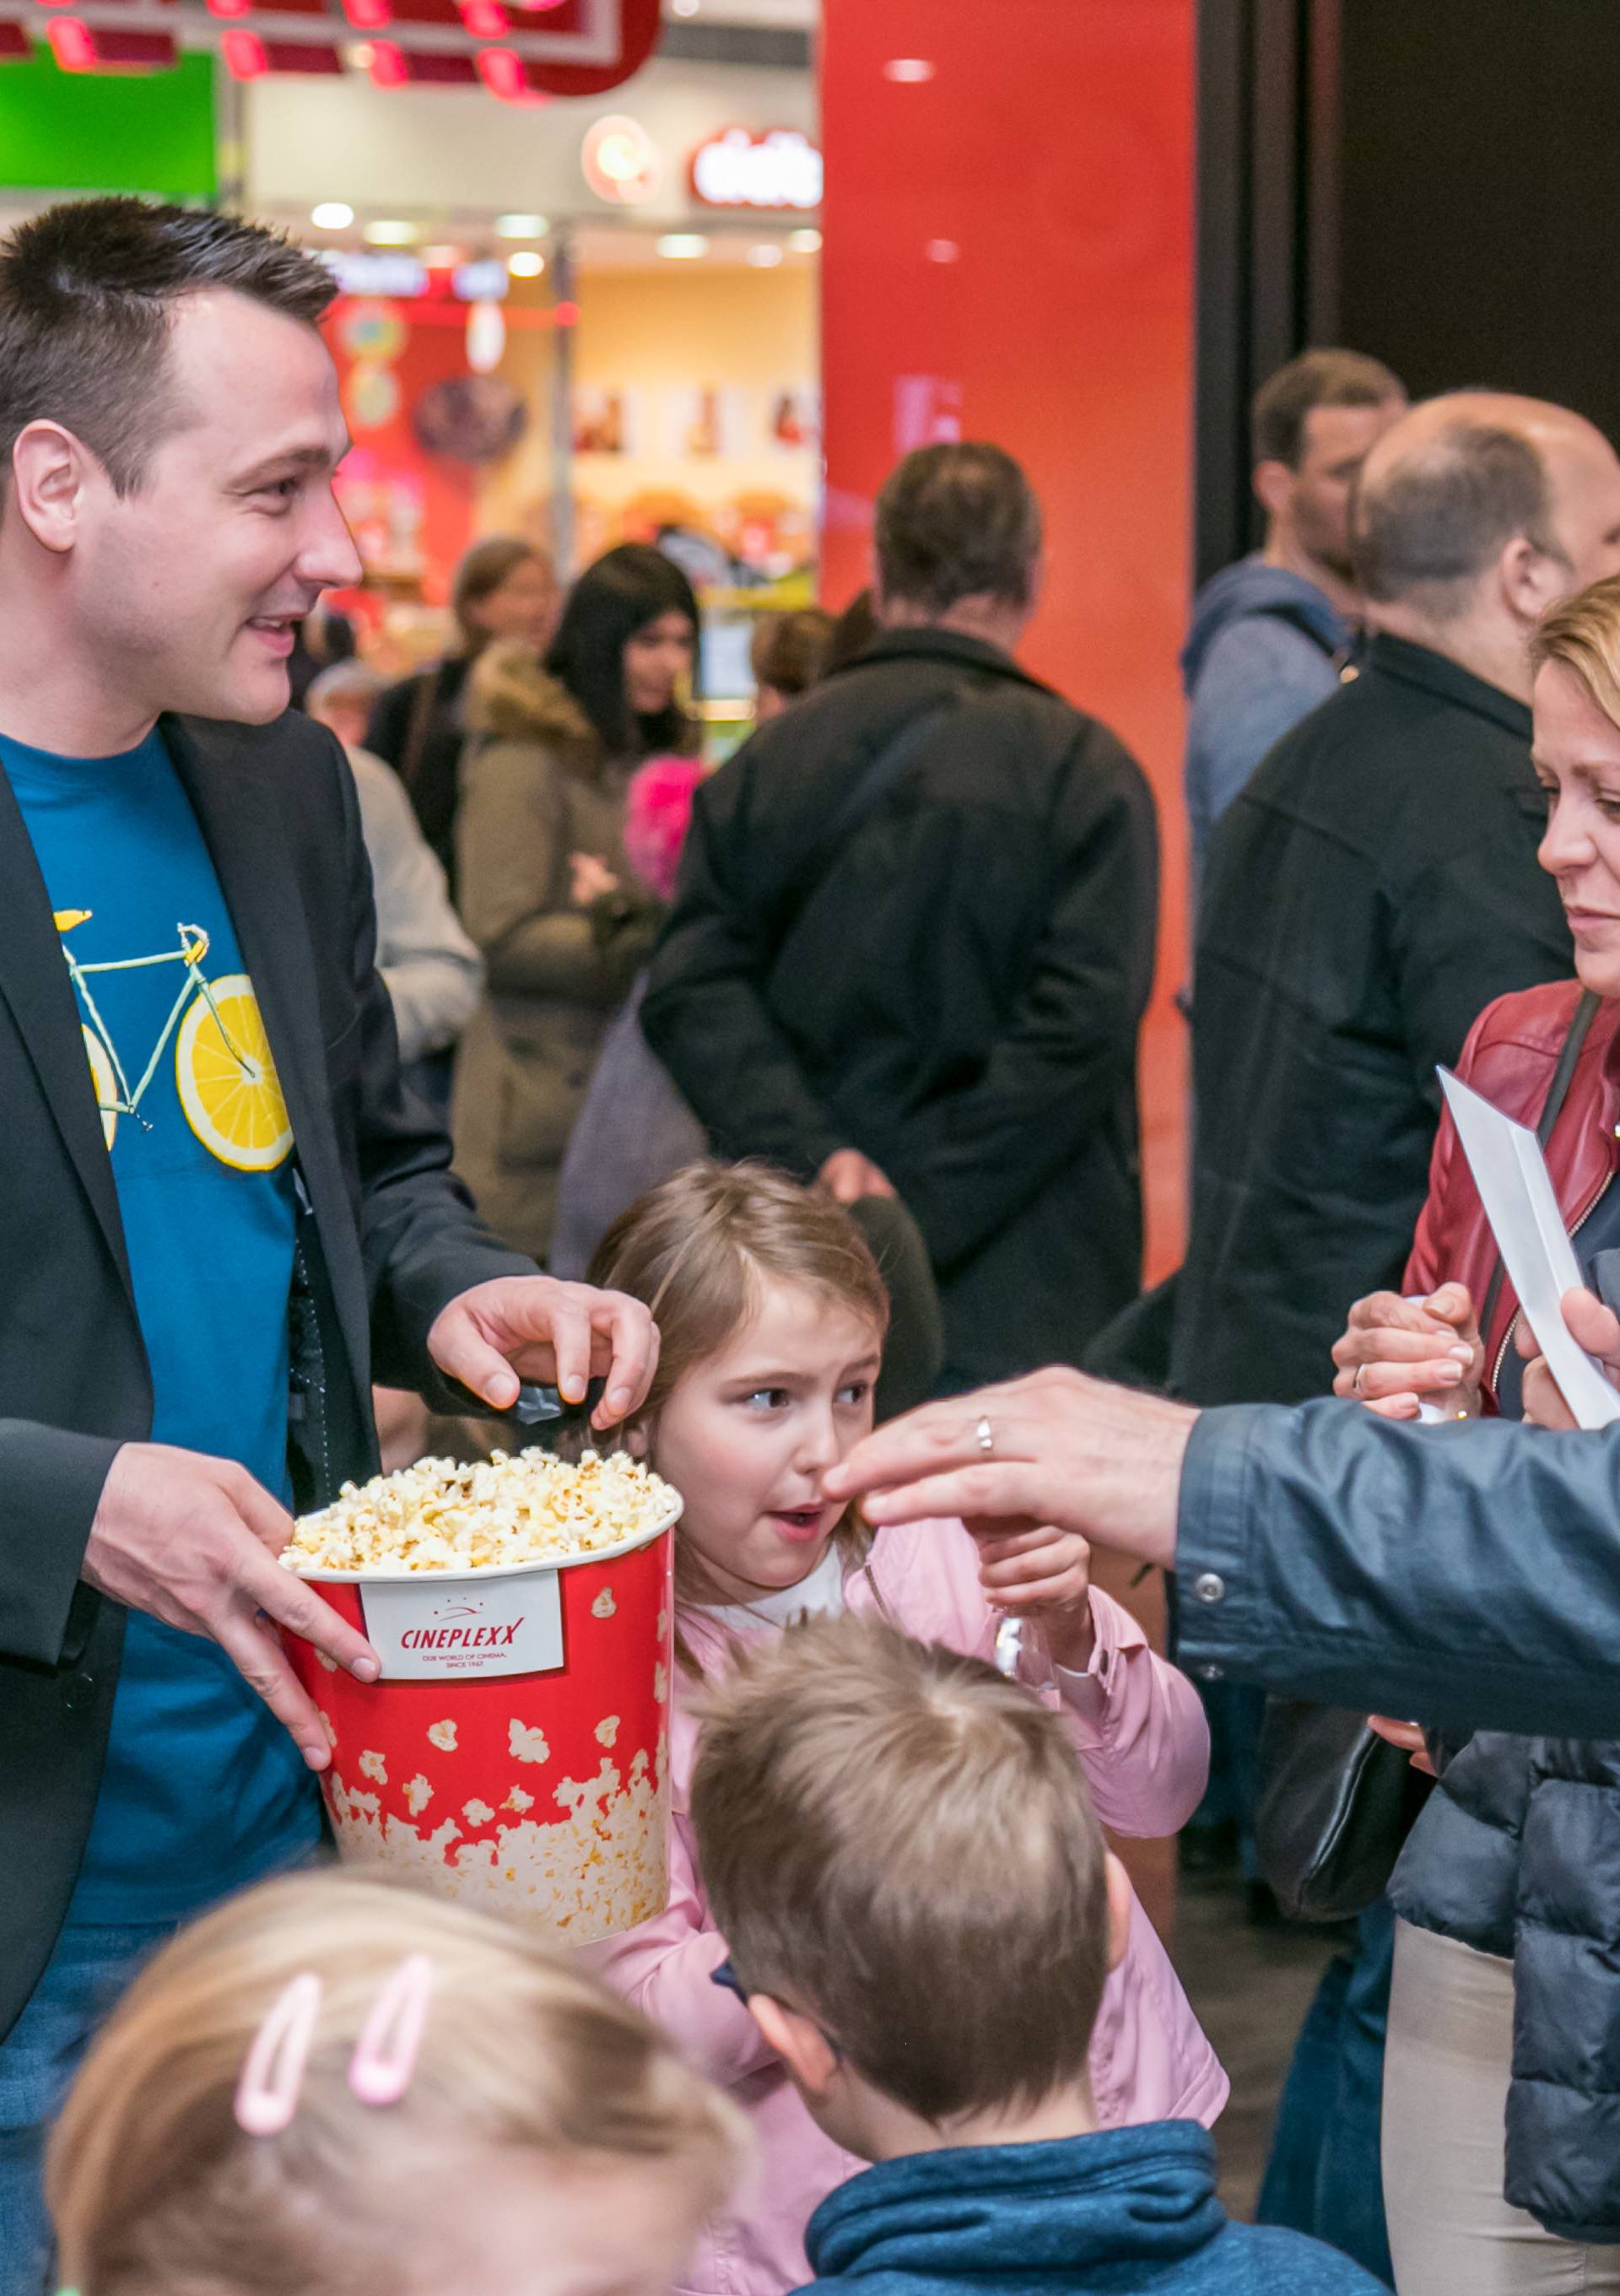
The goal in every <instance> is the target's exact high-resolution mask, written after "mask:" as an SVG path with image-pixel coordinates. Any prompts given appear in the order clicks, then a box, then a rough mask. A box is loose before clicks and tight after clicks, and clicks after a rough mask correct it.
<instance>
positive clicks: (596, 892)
mask: <svg viewBox="0 0 1620 2296" xmlns="http://www.w3.org/2000/svg"><path fill="white" fill-rule="evenodd" d="M617 892H618V878H617V877H616V876H615V874H614V873H613V872H612V870H611V869H610V868H609V866H608V865H607V863H606V862H605V861H604V860H603V859H602V857H601V854H600V853H570V854H569V899H570V900H571V901H572V902H573V904H574V906H575V907H576V908H577V909H588V908H589V907H590V906H591V904H592V902H593V901H596V900H600V899H601V897H602V895H603V894H604V893H617Z"/></svg>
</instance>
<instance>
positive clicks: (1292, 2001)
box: [1174, 1877, 1333, 2218]
mask: <svg viewBox="0 0 1620 2296" xmlns="http://www.w3.org/2000/svg"><path fill="white" fill-rule="evenodd" d="M1332 1950H1333V1940H1332V1937H1331V1935H1330V1932H1328V1931H1323V1930H1319V1929H1297V1928H1295V1927H1292V1926H1286V1927H1283V1928H1280V1929H1269V1930H1256V1929H1251V1928H1250V1926H1249V1924H1248V1922H1247V1921H1246V1920H1245V1919H1244V1916H1243V1907H1242V1904H1241V1902H1240V1899H1239V1898H1238V1896H1237V1894H1236V1892H1235V1891H1234V1890H1232V1889H1231V1887H1230V1886H1229V1885H1226V1884H1223V1883H1218V1882H1212V1881H1207V1880H1204V1879H1202V1878H1199V1877H1190V1878H1188V1879H1186V1880H1184V1881H1183V1882H1182V1884H1181V1888H1180V1891H1179V1893H1178V1898H1177V1904H1176V1915H1175V1930H1174V1959H1175V1965H1176V1968H1177V1969H1178V1970H1179V1971H1180V1972H1181V1979H1182V1984H1183V1985H1184V1986H1185V1987H1186V1989H1187V1992H1188V1995H1189V1997H1190V1999H1191V2002H1192V2005H1193V2007H1194V2009H1195V2010H1196V2011H1197V2013H1198V2016H1199V2023H1200V2024H1201V2025H1202V2026H1203V2028H1204V2030H1205V2031H1206V2033H1207V2034H1208V2036H1209V2039H1210V2043H1211V2045H1212V2046H1213V2047H1214V2049H1215V2054H1216V2055H1217V2056H1218V2057H1219V2058H1220V2060H1221V2062H1222V2063H1223V2065H1224V2066H1225V2068H1226V2071H1227V2073H1228V2075H1229V2076H1230V2078H1231V2103H1229V2104H1228V2106H1227V2108H1226V2110H1225V2112H1223V2114H1222V2116H1221V2119H1220V2121H1219V2124H1218V2125H1217V2127H1216V2129H1215V2142H1216V2144H1217V2145H1218V2146H1219V2148H1220V2158H1221V2196H1222V2198H1223V2200H1224V2202H1226V2205H1227V2208H1228V2209H1229V2210H1231V2213H1232V2215H1233V2216H1237V2217H1245V2218H1248V2217H1251V2216H1252V2215H1253V2213H1254V2205H1255V2199H1256V2194H1258V2192H1259V2189H1260V2178H1261V2175H1262V2173H1263V2171H1264V2167H1265V2156H1266V2151H1267V2148H1268V2146H1269V2145H1270V2143H1271V2135H1272V2120H1273V2119H1274V2118H1275V2115H1276V2111H1277V2099H1278V2097H1279V2096H1280V2094H1281V2091H1282V2082H1283V2077H1284V2075H1285V2074H1286V2073H1287V2071H1288V2066H1289V2058H1290V2057H1291V2056H1292V2054H1293V2051H1294V2038H1295V2036H1296V2034H1297V2032H1298V2030H1299V2027H1300V2024H1301V2021H1303V2019H1304V2017H1305V2010H1306V2008H1307V2007H1308V2006H1309V2005H1310V2001H1311V1997H1312V1995H1313V1993H1314V1992H1315V1990H1316V1981H1317V1979H1318V1977H1319V1976H1320V1974H1321V1969H1322V1966H1323V1964H1324V1963H1325V1962H1326V1961H1327V1960H1328V1958H1329V1956H1330V1954H1331V1953H1332Z"/></svg>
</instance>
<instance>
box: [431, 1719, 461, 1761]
mask: <svg viewBox="0 0 1620 2296" xmlns="http://www.w3.org/2000/svg"><path fill="white" fill-rule="evenodd" d="M428 1743H429V1744H430V1746H437V1747H438V1751H439V1752H440V1753H441V1754H454V1751H455V1725H454V1722H430V1723H429V1725H428Z"/></svg>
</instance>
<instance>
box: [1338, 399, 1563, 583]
mask: <svg viewBox="0 0 1620 2296" xmlns="http://www.w3.org/2000/svg"><path fill="white" fill-rule="evenodd" d="M1519 535H1523V536H1525V537H1526V539H1527V540H1528V541H1530V542H1531V543H1533V544H1534V546H1535V548H1536V549H1537V550H1539V551H1542V552H1543V553H1545V554H1546V555H1547V556H1548V557H1557V556H1559V543H1558V537H1557V534H1556V531H1555V529H1554V526H1553V511H1552V496H1551V488H1550V485H1549V483H1548V479H1547V472H1546V469H1545V466H1544V465H1543V463H1542V458H1541V456H1540V455H1539V454H1538V453H1537V452H1536V449H1535V447H1534V446H1533V445H1532V444H1531V442H1530V440H1529V439H1526V438H1525V437H1524V436H1523V435H1522V434H1521V433H1520V432H1518V431H1517V430H1509V429H1508V428H1507V427H1506V426H1505V425H1504V424H1501V423H1500V422H1481V421H1479V420H1478V419H1477V417H1470V416H1468V415H1459V416H1458V418H1457V420H1456V421H1455V422H1450V423H1447V424H1446V425H1445V427H1444V429H1443V430H1436V431H1435V432H1433V433H1431V434H1430V435H1429V436H1428V437H1427V438H1425V439H1422V440H1420V442H1419V443H1418V444H1416V445H1414V446H1413V447H1412V448H1411V451H1410V453H1408V454H1405V455H1401V456H1400V457H1399V458H1398V460H1396V461H1395V462H1394V463H1391V464H1389V465H1388V466H1387V467H1380V469H1379V475H1378V480H1377V483H1376V484H1375V485H1373V486H1367V485H1365V484H1363V485H1362V486H1361V487H1359V488H1357V491H1356V494H1355V496H1354V501H1353V503H1352V505H1351V515H1350V553H1351V557H1352V559H1353V561H1354V567H1355V576H1356V580H1357V582H1358V584H1359V585H1360V586H1361V588H1362V590H1363V591H1364V592H1365V594H1366V595H1367V596H1368V597H1369V598H1371V599H1374V600H1375V601H1377V602H1378V603H1379V604H1383V605H1387V604H1390V603H1393V602H1395V601H1396V600H1403V601H1406V602H1409V603H1412V604H1415V605H1420V606H1421V607H1422V609H1423V610H1424V611H1425V612H1427V613H1428V614H1429V615H1431V616H1432V617H1433V618H1434V619H1436V620H1437V621H1445V620H1448V619H1451V618H1452V616H1453V615H1455V614H1458V613H1460V612H1461V611H1463V609H1464V608H1465V607H1466V605H1467V604H1468V602H1469V598H1470V597H1471V595H1472V594H1473V591H1474V587H1475V585H1476V584H1477V581H1478V579H1479V578H1480V576H1481V575H1482V574H1484V573H1485V570H1486V569H1487V567H1489V566H1491V565H1492V564H1493V563H1494V562H1495V560H1496V559H1497V558H1498V557H1499V556H1500V555H1501V552H1502V551H1503V549H1505V547H1506V546H1507V545H1508V544H1509V543H1510V542H1511V541H1513V540H1514V539H1515V538H1516V537H1518V536H1519Z"/></svg>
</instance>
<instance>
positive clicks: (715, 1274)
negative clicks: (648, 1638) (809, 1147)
mask: <svg viewBox="0 0 1620 2296" xmlns="http://www.w3.org/2000/svg"><path fill="white" fill-rule="evenodd" d="M589 1273H590V1281H591V1282H592V1283H598V1284H601V1286H602V1287H603V1288H604V1289H605V1290H607V1291H610V1292H628V1293H629V1294H630V1296H631V1298H632V1299H634V1300H642V1301H644V1302H645V1304H646V1305H647V1306H648V1307H649V1308H650V1309H651V1310H652V1314H653V1318H654V1321H655V1322H656V1323H657V1324H658V1327H659V1343H660V1344H659V1364H658V1370H657V1371H656V1373H655V1374H653V1381H652V1385H651V1388H650V1390H649V1392H648V1396H647V1400H646V1402H645V1403H644V1404H643V1405H642V1410H641V1413H640V1415H639V1423H640V1424H642V1425H643V1426H646V1427H649V1428H652V1427H656V1425H657V1422H658V1415H659V1412H660V1411H661V1410H662V1409H663V1407H664V1406H665V1404H666V1403H667V1401H668V1400H669V1398H670V1397H671V1396H672V1395H673V1394H674V1392H675V1389H676V1388H677V1387H678V1386H679V1385H680V1383H681V1382H682V1380H683V1379H684V1378H685V1376H686V1374H687V1373H688V1372H690V1371H691V1370H692V1369H693V1368H694V1367H695V1366H696V1365H698V1364H700V1363H701V1362H703V1360H704V1359H705V1357H708V1356H712V1355H714V1354H716V1353H717V1352H718V1350H719V1349H721V1348H723V1347H724V1346H725V1345H726V1344H727V1342H728V1341H730V1340H732V1338H733V1337H734V1336H735V1335H736V1333H739V1332H740V1331H741V1330H742V1328H743V1326H744V1325H745V1324H748V1323H749V1321H750V1319H751V1318H752V1317H753V1316H755V1315H756V1314H757V1312H758V1310H759V1308H760V1305H761V1302H762V1300H763V1296H764V1291H765V1285H766V1284H767V1283H771V1282H772V1281H773V1280H774V1281H775V1282H777V1283H796V1284H798V1285H801V1286H802V1287H803V1288H804V1289H805V1290H806V1291H807V1292H819V1293H821V1295H822V1297H823V1298H824V1299H828V1300H834V1301H836V1302H837V1303H838V1304H839V1306H840V1307H845V1308H852V1309H853V1310H854V1311H855V1314H856V1315H859V1316H867V1317H869V1318H870V1320H871V1324H872V1328H873V1330H874V1331H875V1332H876V1333H877V1335H878V1337H879V1339H880V1340H881V1339H882V1338H883V1336H884V1334H885V1333H887V1332H888V1312H889V1310H888V1291H887V1289H886V1288H885V1285H884V1282H883V1277H882V1275H881V1274H880V1271H879V1267H878V1263H877V1261H876V1259H873V1257H872V1253H871V1247H870V1245H869V1244H868V1243H867V1241H866V1238H865V1237H864V1236H863V1234H862V1233H861V1231H860V1229H859V1228H858V1227H857V1226H856V1225H855V1221H854V1220H853V1219H851V1218H850V1216H849V1214H848V1213H847V1211H846V1210H845V1209H844V1207H843V1205H842V1204H840V1203H839V1202H838V1201H836V1200H835V1199H834V1198H833V1197H832V1196H830V1195H829V1194H828V1193H826V1192H825V1191H824V1190H823V1189H821V1188H803V1187H800V1185H798V1181H797V1180H793V1179H790V1177H788V1175H787V1174H786V1173H785V1172H778V1171H775V1170H773V1169H772V1168H771V1166H770V1165H768V1164H758V1163H745V1164H689V1165H688V1166H687V1167H686V1169H685V1170H684V1171H681V1172H677V1173H675V1176H674V1177H673V1178H671V1179H668V1180H666V1181H665V1182H664V1183H663V1185H662V1186H661V1187H657V1188H652V1189H650V1190H649V1191H648V1193H647V1194H645V1195H644V1196H642V1197H641V1198H639V1199H638V1201H636V1202H634V1204H632V1205H631V1206H630V1209H629V1210H628V1211H626V1212H621V1213H620V1215H619V1217H618V1219H616V1220H615V1221H614V1223H613V1225H612V1226H611V1227H610V1229H609V1230H608V1233H607V1234H606V1235H604V1236H603V1238H602V1240H601V1243H600V1244H598V1246H597V1247H596V1251H595V1255H594V1257H593V1259H592V1261H591V1266H590V1271H589ZM838 1536H839V1540H840V1543H841V1544H843V1545H844V1546H845V1547H846V1548H847V1550H848V1551H849V1552H850V1554H851V1557H852V1559H858V1558H859V1556H860V1555H862V1554H864V1552H865V1548H866V1546H867V1544H868V1541H867V1538H866V1534H865V1532H864V1531H863V1529H861V1527H860V1526H859V1524H858V1522H857V1521H856V1519H855V1515H854V1513H853V1511H852V1513H851V1514H850V1516H849V1517H848V1518H847V1520H846V1521H845V1522H844V1523H842V1524H840V1525H839V1533H838ZM675 1589H676V1593H677V1595H679V1596H682V1597H683V1598H684V1599H687V1600H695V1601H702V1600H704V1599H705V1596H706V1591H707V1590H706V1589H705V1588H704V1587H702V1586H701V1584H700V1582H699V1580H698V1577H697V1574H696V1573H695V1572H694V1571H693V1570H692V1567H691V1561H690V1558H689V1557H688V1556H687V1555H686V1554H685V1553H684V1551H683V1547H682V1544H681V1540H680V1537H679V1535H678V1533H677V1536H676V1539H675ZM680 1655H681V1656H682V1658H683V1661H685V1657H686V1654H685V1652H683V1651H682V1652H680ZM686 1662H688V1663H690V1661H686Z"/></svg>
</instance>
